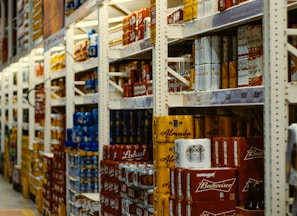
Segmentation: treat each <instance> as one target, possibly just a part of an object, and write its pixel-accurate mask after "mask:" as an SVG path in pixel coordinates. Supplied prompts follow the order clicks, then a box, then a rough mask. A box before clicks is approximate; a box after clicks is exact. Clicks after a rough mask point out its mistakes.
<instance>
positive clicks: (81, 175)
mask: <svg viewBox="0 0 297 216" xmlns="http://www.w3.org/2000/svg"><path fill="white" fill-rule="evenodd" d="M73 122H74V126H73V128H72V129H69V130H68V131H67V140H66V149H65V151H66V153H67V155H68V156H67V157H68V162H67V166H68V168H67V169H68V170H69V174H68V175H69V176H68V178H67V181H68V185H69V188H68V193H69V197H68V199H67V205H68V206H69V209H68V211H69V213H70V215H78V214H80V213H81V212H82V211H84V209H82V205H81V203H78V202H75V200H76V199H77V196H80V195H81V194H82V193H98V192H99V188H98V187H99V184H98V176H99V174H98V173H99V172H98V161H99V159H98V141H97V140H98V110H97V109H93V110H92V111H90V112H76V113H74V114H73Z"/></svg>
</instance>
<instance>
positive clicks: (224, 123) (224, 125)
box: [219, 116, 232, 137]
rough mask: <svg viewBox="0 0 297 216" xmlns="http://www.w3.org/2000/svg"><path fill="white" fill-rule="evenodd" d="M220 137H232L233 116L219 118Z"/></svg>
mask: <svg viewBox="0 0 297 216" xmlns="http://www.w3.org/2000/svg"><path fill="white" fill-rule="evenodd" d="M219 136H222V137H231V136H232V116H219Z"/></svg>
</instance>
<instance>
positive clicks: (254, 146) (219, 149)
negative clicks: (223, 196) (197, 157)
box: [212, 137, 264, 170]
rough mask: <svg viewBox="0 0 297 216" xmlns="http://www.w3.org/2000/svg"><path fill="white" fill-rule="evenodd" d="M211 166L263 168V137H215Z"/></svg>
mask: <svg viewBox="0 0 297 216" xmlns="http://www.w3.org/2000/svg"><path fill="white" fill-rule="evenodd" d="M212 162H213V164H212V166H214V167H220V166H225V167H237V168H238V169H260V170H264V152H263V137H254V138H245V137H215V138H213V142H212Z"/></svg>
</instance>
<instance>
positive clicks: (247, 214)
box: [235, 206, 264, 216]
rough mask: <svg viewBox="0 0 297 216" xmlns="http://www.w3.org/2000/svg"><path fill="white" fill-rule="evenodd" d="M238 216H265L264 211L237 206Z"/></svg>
mask: <svg viewBox="0 0 297 216" xmlns="http://www.w3.org/2000/svg"><path fill="white" fill-rule="evenodd" d="M235 209H236V216H264V210H247V209H245V208H244V207H243V206H236V207H235Z"/></svg>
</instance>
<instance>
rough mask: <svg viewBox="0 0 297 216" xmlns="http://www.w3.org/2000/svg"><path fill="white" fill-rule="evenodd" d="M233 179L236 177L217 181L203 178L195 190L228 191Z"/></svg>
mask: <svg viewBox="0 0 297 216" xmlns="http://www.w3.org/2000/svg"><path fill="white" fill-rule="evenodd" d="M235 181H236V178H232V179H227V180H223V181H218V182H212V181H209V180H207V179H203V180H202V181H201V182H200V183H199V185H198V187H197V189H196V191H195V192H196V193H199V192H204V191H210V190H212V191H221V192H230V190H231V189H232V187H233V185H234V183H235Z"/></svg>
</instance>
